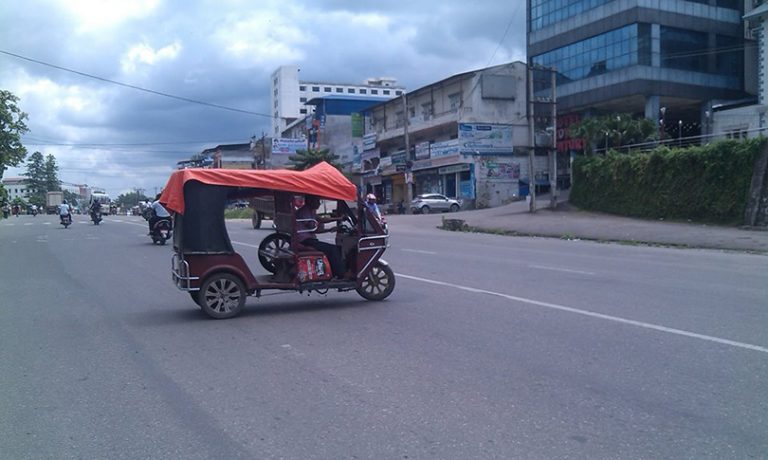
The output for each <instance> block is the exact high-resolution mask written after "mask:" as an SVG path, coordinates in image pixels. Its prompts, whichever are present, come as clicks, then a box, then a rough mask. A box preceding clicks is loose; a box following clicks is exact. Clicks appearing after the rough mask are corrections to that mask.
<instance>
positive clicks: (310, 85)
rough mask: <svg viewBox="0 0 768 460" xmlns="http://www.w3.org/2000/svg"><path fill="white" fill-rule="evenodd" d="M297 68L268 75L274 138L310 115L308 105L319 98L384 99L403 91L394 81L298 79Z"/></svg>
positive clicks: (310, 107) (281, 135) (384, 79)
mask: <svg viewBox="0 0 768 460" xmlns="http://www.w3.org/2000/svg"><path fill="white" fill-rule="evenodd" d="M299 72H300V69H299V67H298V66H296V65H285V66H281V67H279V68H278V69H277V70H275V71H274V72H273V73H272V75H271V81H272V93H271V95H270V110H271V111H272V132H271V136H272V137H274V138H281V137H284V136H283V131H284V130H285V129H286V128H287V127H288V126H289V125H291V124H292V123H294V122H295V121H296V120H298V119H303V118H304V117H305V116H307V115H311V114H312V111H313V109H314V106H313V105H311V104H307V102H308V101H309V100H311V99H315V98H317V97H320V96H328V95H335V96H348V97H361V98H368V97H384V98H392V97H397V96H400V95H401V94H402V93H403V91H404V90H405V88H403V87H402V86H398V85H397V80H395V79H394V78H388V77H382V78H369V79H367V80H366V81H365V82H364V83H363V84H349V83H329V82H321V81H306V80H301V79H299Z"/></svg>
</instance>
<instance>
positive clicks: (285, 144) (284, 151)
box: [272, 138, 307, 155]
mask: <svg viewBox="0 0 768 460" xmlns="http://www.w3.org/2000/svg"><path fill="white" fill-rule="evenodd" d="M296 150H307V140H306V139H288V138H275V139H272V155H296Z"/></svg>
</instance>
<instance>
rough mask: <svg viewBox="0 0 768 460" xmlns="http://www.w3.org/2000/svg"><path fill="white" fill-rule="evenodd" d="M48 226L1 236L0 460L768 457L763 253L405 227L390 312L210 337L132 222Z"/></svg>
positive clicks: (357, 305) (225, 325)
mask: <svg viewBox="0 0 768 460" xmlns="http://www.w3.org/2000/svg"><path fill="white" fill-rule="evenodd" d="M57 222H58V220H57V218H55V217H53V216H37V217H34V218H33V217H31V216H22V217H20V218H16V219H14V218H11V219H7V220H2V221H0V340H1V342H0V343H1V344H2V346H1V347H0V388H1V389H2V391H0V458H2V459H75V458H83V459H96V458H104V459H107V458H108V459H123V458H125V459H237V458H248V459H273V458H274V459H277V458H285V459H343V458H349V459H354V458H369V459H423V458H435V459H511V458H525V459H538V458H542V459H559V458H563V459H564V458H569V459H616V458H643V459H656V458H669V459H688V458H690V459H704V458H712V459H724V458H739V459H741V458H768V398H766V394H768V384H766V382H767V381H768V257H766V256H760V255H749V254H739V253H732V252H718V251H705V250H681V249H668V248H650V247H634V246H622V245H609V244H598V243H591V242H580V241H562V240H555V239H543V238H513V237H504V236H496V235H483V234H469V233H451V232H443V231H440V230H437V229H434V228H431V227H430V226H428V225H418V223H416V224H413V223H410V224H408V225H405V224H404V225H402V226H399V227H398V226H393V228H391V233H392V238H391V247H390V249H389V250H388V251H387V253H386V254H385V259H387V260H388V261H389V262H390V264H391V265H392V267H393V269H394V270H395V273H396V274H397V286H396V288H395V292H394V293H393V294H392V296H391V297H390V298H389V299H387V300H386V301H384V302H368V301H365V300H363V299H362V298H360V297H359V296H358V295H357V294H356V293H354V292H351V293H329V294H328V295H326V296H323V295H317V294H313V295H311V296H309V297H308V296H306V295H304V296H302V295H299V294H295V293H287V294H280V295H273V296H264V297H262V298H260V299H256V298H251V299H249V301H248V303H247V306H246V311H245V312H244V314H243V315H241V316H239V317H237V318H234V319H230V320H224V321H216V320H210V319H208V318H207V317H205V316H204V315H203V314H202V313H201V312H200V310H199V309H198V308H197V307H196V306H195V305H194V304H193V303H192V301H191V299H190V298H189V296H188V295H187V294H185V293H183V292H181V291H178V290H177V289H176V288H175V287H174V286H173V284H172V282H171V280H170V257H171V249H170V247H168V246H154V245H152V244H151V242H150V240H149V237H147V236H146V235H145V234H146V223H145V222H144V221H143V220H142V219H141V218H138V217H115V216H111V217H107V218H106V219H105V221H104V222H103V223H102V225H100V226H98V227H96V226H93V225H91V224H90V223H89V222H87V221H86V220H85V216H76V218H75V223H74V224H73V225H72V226H71V227H70V228H69V229H64V228H62V227H61V226H60V225H58V223H57ZM413 222H417V221H415V220H414V221H413ZM229 226H230V230H231V233H230V234H231V238H232V240H233V242H234V245H235V247H236V249H238V250H239V251H241V252H242V253H243V254H244V256H245V257H246V259H247V260H248V261H249V262H252V263H253V264H252V269H254V270H259V271H260V270H261V269H260V267H259V266H258V262H255V261H256V249H255V246H256V245H257V244H258V242H259V241H260V239H261V238H263V237H264V236H265V235H267V234H268V232H269V231H268V230H253V229H251V228H249V225H248V222H246V221H233V222H231V223H230V224H229Z"/></svg>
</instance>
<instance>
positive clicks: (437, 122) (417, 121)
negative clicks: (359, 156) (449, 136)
mask: <svg viewBox="0 0 768 460" xmlns="http://www.w3.org/2000/svg"><path fill="white" fill-rule="evenodd" d="M471 113H472V107H462V108H460V109H456V110H450V111H448V112H443V113H438V114H434V115H421V116H417V117H412V118H411V119H410V120H409V123H408V133H409V134H414V133H418V132H420V131H426V130H430V129H434V128H438V127H441V126H444V125H450V124H456V123H459V122H460V121H461V119H462V118H463V117H464V116H466V115H469V114H471ZM376 128H377V129H376V134H377V141H378V142H385V141H388V140H391V139H396V138H398V137H403V136H404V135H405V129H404V127H403V126H402V124H401V125H400V126H394V127H391V128H386V127H381V128H378V127H376Z"/></svg>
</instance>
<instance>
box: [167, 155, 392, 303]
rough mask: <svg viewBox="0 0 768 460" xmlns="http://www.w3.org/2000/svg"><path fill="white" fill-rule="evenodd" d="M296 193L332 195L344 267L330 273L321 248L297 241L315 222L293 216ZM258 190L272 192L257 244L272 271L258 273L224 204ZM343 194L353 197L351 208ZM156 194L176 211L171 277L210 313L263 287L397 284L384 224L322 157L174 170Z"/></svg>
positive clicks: (364, 291)
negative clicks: (269, 230)
mask: <svg viewBox="0 0 768 460" xmlns="http://www.w3.org/2000/svg"><path fill="white" fill-rule="evenodd" d="M299 195H303V196H307V195H315V196H318V197H320V198H322V199H325V200H335V201H336V209H335V211H334V213H335V216H336V217H338V218H339V219H340V220H341V222H342V223H341V224H339V226H338V227H337V230H336V241H335V242H336V245H337V247H338V248H339V252H340V254H341V260H342V261H343V263H344V264H345V266H346V267H347V269H348V272H347V273H345V274H344V275H342V274H333V275H335V278H333V279H331V275H332V273H331V270H330V264H329V263H328V258H327V257H326V255H325V254H324V253H323V252H321V251H318V250H316V249H313V248H309V247H306V246H303V245H302V244H301V243H300V242H299V240H300V239H301V238H300V237H299V236H300V234H301V233H302V232H313V231H315V230H316V229H317V228H318V226H319V225H320V224H319V223H318V221H316V220H314V219H297V217H296V210H297V206H295V205H294V199H295V198H296V197H297V196H299ZM259 196H261V197H263V196H271V197H272V198H273V199H274V203H275V212H274V226H275V229H276V233H273V234H271V235H269V236H267V237H266V238H264V241H262V245H260V247H259V254H258V255H259V260H260V262H261V263H262V265H263V266H264V267H265V268H266V269H267V271H268V272H269V274H258V275H255V274H254V273H253V272H252V271H251V269H250V268H249V266H248V264H247V263H246V262H245V260H244V259H243V257H242V256H241V255H240V254H238V253H237V252H236V251H235V250H234V249H233V247H232V243H231V241H230V240H229V235H228V234H227V230H226V225H225V221H224V208H225V206H226V203H227V202H228V201H231V200H233V199H237V200H240V199H249V198H253V197H259ZM348 201H351V202H356V203H357V208H356V210H355V209H353V208H350V207H349V205H348V204H347V202H348ZM160 202H161V203H163V205H164V206H165V207H166V208H167V209H168V210H169V211H172V212H174V213H175V218H174V232H173V243H174V244H173V247H174V254H173V260H172V273H173V280H174V283H175V284H176V286H177V287H178V288H179V289H181V290H183V291H188V292H189V293H190V295H191V296H192V299H193V300H194V301H195V302H197V303H198V304H200V306H201V307H202V309H203V311H205V312H206V313H207V314H209V315H210V316H212V317H214V318H229V317H232V316H235V315H237V314H239V313H240V311H241V310H242V308H243V305H244V298H245V297H246V296H249V295H255V296H257V297H258V296H260V295H261V292H262V291H264V290H271V289H276V290H289V291H298V292H305V291H306V292H312V291H320V292H325V291H327V290H328V289H337V290H339V291H348V290H356V291H357V292H358V293H359V294H360V295H361V296H363V297H364V298H366V299H369V300H383V299H384V298H386V297H387V296H389V294H391V292H392V291H393V289H394V281H395V280H394V273H393V272H392V270H391V269H390V268H389V266H388V264H387V263H386V262H385V261H384V260H382V259H381V255H382V254H383V253H384V250H385V249H386V248H387V246H388V243H389V235H388V233H387V230H386V228H385V226H384V225H383V224H382V223H381V222H380V221H379V220H378V219H377V218H376V217H375V216H374V215H373V214H372V213H371V212H370V211H369V210H368V209H367V207H366V206H365V205H364V203H363V202H362V201H359V200H357V189H356V187H355V186H354V184H352V183H351V182H349V180H348V179H346V177H344V176H343V175H342V174H341V173H340V172H339V171H338V170H336V168H334V167H332V166H330V165H329V164H327V163H320V164H318V165H316V166H314V167H312V168H310V169H308V170H306V171H301V172H299V171H290V170H224V169H186V170H179V171H176V172H174V173H173V174H172V175H171V177H170V179H169V180H168V184H167V185H166V187H165V189H164V190H163V194H162V196H161V197H160ZM307 221H310V222H307ZM339 277H341V278H340V279H339Z"/></svg>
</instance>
